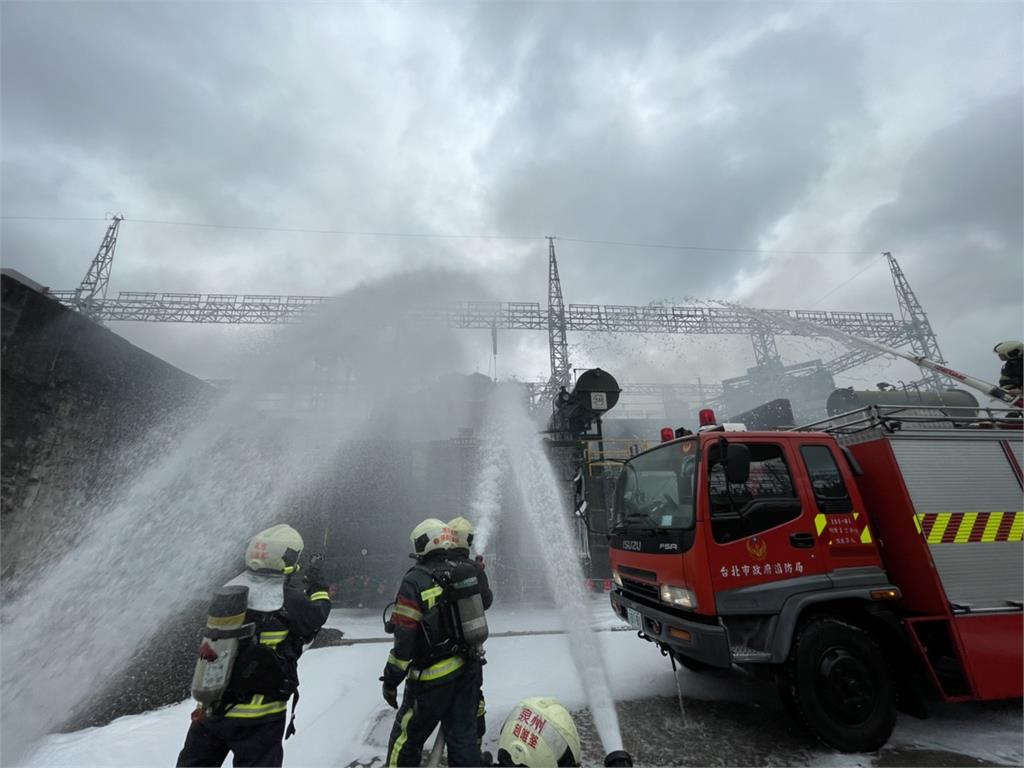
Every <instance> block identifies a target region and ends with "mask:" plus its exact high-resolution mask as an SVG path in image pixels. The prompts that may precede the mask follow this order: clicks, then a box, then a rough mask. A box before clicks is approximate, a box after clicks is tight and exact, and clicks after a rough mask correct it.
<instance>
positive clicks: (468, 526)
mask: <svg viewBox="0 0 1024 768" xmlns="http://www.w3.org/2000/svg"><path fill="white" fill-rule="evenodd" d="M448 527H449V528H451V529H452V532H453V533H454V534H455V541H454V546H453V547H452V550H451V559H452V560H460V561H463V562H466V563H470V564H471V565H472V566H473V567H474V568H476V569H477V578H479V579H480V597H481V598H482V599H483V605H484V610H489V609H490V607H491V603H493V602H494V593H492V592H491V587H490V584H489V583H488V581H487V574H486V573H485V572H484V559H483V557H481V556H479V555H478V556H477V558H476V559H475V560H474V559H472V558H470V556H469V550H470V547H472V546H473V534H474V529H473V524H472V523H471V522H469V520H467V519H466V518H464V517H456V518H453V519H452V520H449V521H448ZM484 663H485V662H483V660H481V664H480V669H479V670H478V678H479V679H478V680H477V700H478V704H477V707H476V739H477V742H478V743H483V739H484V734H485V733H487V704H486V703H485V702H484V692H483V685H484V679H483V664H484Z"/></svg>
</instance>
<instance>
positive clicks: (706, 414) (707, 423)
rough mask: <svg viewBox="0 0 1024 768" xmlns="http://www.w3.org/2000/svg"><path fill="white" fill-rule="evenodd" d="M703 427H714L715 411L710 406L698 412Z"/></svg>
mask: <svg viewBox="0 0 1024 768" xmlns="http://www.w3.org/2000/svg"><path fill="white" fill-rule="evenodd" d="M697 418H698V419H699V420H700V425H701V426H702V427H713V426H714V425H715V412H714V411H713V410H711V409H710V408H702V409H701V410H700V412H699V413H698V414H697Z"/></svg>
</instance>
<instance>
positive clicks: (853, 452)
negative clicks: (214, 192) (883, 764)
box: [610, 406, 1024, 751]
mask: <svg viewBox="0 0 1024 768" xmlns="http://www.w3.org/2000/svg"><path fill="white" fill-rule="evenodd" d="M1019 415H1020V411H1019V410H1017V411H1015V412H1014V411H1013V410H1012V409H1005V410H1003V409H1001V410H984V409H983V410H979V409H956V408H944V409H942V411H937V410H935V409H922V408H913V407H885V406H872V407H869V408H866V409H863V410H861V411H856V412H852V413H847V414H843V415H842V416H837V417H834V418H832V419H830V420H828V421H826V422H821V423H818V424H814V425H811V426H809V427H805V428H800V429H798V430H793V431H786V432H746V431H730V429H729V425H715V424H714V414H712V413H711V412H710V411H703V412H702V413H701V423H702V425H703V426H702V427H701V429H700V431H699V432H698V433H697V434H692V433H689V434H686V435H684V436H682V437H674V435H673V432H672V430H668V434H667V435H665V434H663V440H665V441H664V442H662V443H661V444H660V445H658V446H657V447H655V448H652V449H650V450H648V451H646V452H644V453H641V454H640V455H638V456H636V457H634V458H632V459H630V460H629V461H628V462H626V464H625V465H624V467H623V470H622V473H621V475H620V477H619V482H618V487H617V490H616V499H615V506H614V513H613V514H614V524H613V527H612V529H611V535H610V545H611V551H610V557H611V565H612V575H613V579H614V584H615V586H614V589H613V590H612V593H611V603H612V607H613V608H614V610H615V611H616V613H617V614H618V615H619V616H620V617H622V618H623V619H624V620H626V621H628V622H629V623H630V624H632V625H633V626H634V627H636V629H637V630H638V631H639V634H640V635H641V637H643V638H644V639H646V640H650V641H653V642H655V643H657V644H658V645H659V646H660V647H661V649H662V650H663V651H664V652H666V653H670V654H671V655H672V657H673V658H674V659H677V660H678V661H680V662H681V663H682V664H683V665H684V666H687V667H689V668H691V669H701V668H714V667H717V668H730V667H732V666H733V665H737V666H740V667H742V668H744V669H746V670H748V671H752V672H754V673H756V674H760V675H765V676H770V677H771V678H773V679H774V680H776V682H777V684H778V689H779V692H780V694H781V697H782V700H783V703H784V704H785V705H786V708H787V709H788V710H789V711H790V712H791V713H792V714H794V715H795V716H797V717H798V718H799V719H800V720H802V721H803V722H804V724H805V725H806V726H808V728H809V729H810V731H811V732H812V733H813V734H815V735H816V736H817V737H818V738H819V739H820V740H821V741H823V742H824V743H825V744H827V745H829V746H831V747H834V748H836V749H839V750H844V751H871V750H875V749H878V748H879V747H881V746H882V745H883V744H884V743H885V742H886V741H887V740H888V738H889V735H890V734H891V732H892V729H893V726H894V724H895V720H896V710H897V706H899V707H900V708H901V709H902V710H904V711H907V712H909V713H911V714H915V715H918V716H921V715H923V714H924V711H923V707H924V704H925V701H926V698H927V695H928V689H929V688H930V689H931V690H932V691H934V692H935V693H936V694H937V695H938V696H940V697H942V698H943V699H945V700H947V701H978V700H990V699H1002V698H1011V697H1019V696H1021V695H1022V693H1024V691H1022V679H1024V660H1022V657H1024V634H1022V630H1024V625H1022V617H1024V613H1022V598H1024V595H1022V591H1024V587H1022V584H1024V546H1022V543H1021V541H1022V532H1024V512H1022V511H1021V507H1022V503H1021V500H1022V476H1021V464H1022V463H1024V455H1022V436H1024V433H1022V432H1021V430H1020V424H1021V419H1019V418H1013V417H1014V416H1019ZM664 432H665V430H663V433H664Z"/></svg>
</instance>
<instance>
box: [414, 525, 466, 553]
mask: <svg viewBox="0 0 1024 768" xmlns="http://www.w3.org/2000/svg"><path fill="white" fill-rule="evenodd" d="M409 540H410V541H412V551H413V552H414V553H416V554H417V555H425V554H427V553H429V552H433V551H435V550H438V549H451V548H452V546H453V542H454V540H455V534H454V533H453V532H452V529H451V528H449V527H448V524H447V523H445V522H444V521H443V520H438V519H437V518H436V517H430V518H427V519H426V520H424V521H423V522H422V523H420V524H419V525H417V526H416V527H415V528H413V529H412V533H411V534H410V535H409Z"/></svg>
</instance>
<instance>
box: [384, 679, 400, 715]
mask: <svg viewBox="0 0 1024 768" xmlns="http://www.w3.org/2000/svg"><path fill="white" fill-rule="evenodd" d="M381 679H382V680H383V678H381ZM380 690H381V694H383V696H384V701H386V702H387V703H388V706H389V707H391V708H392V709H398V689H397V688H395V687H394V686H392V685H388V684H387V683H384V684H383V685H382V686H381V689H380Z"/></svg>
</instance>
